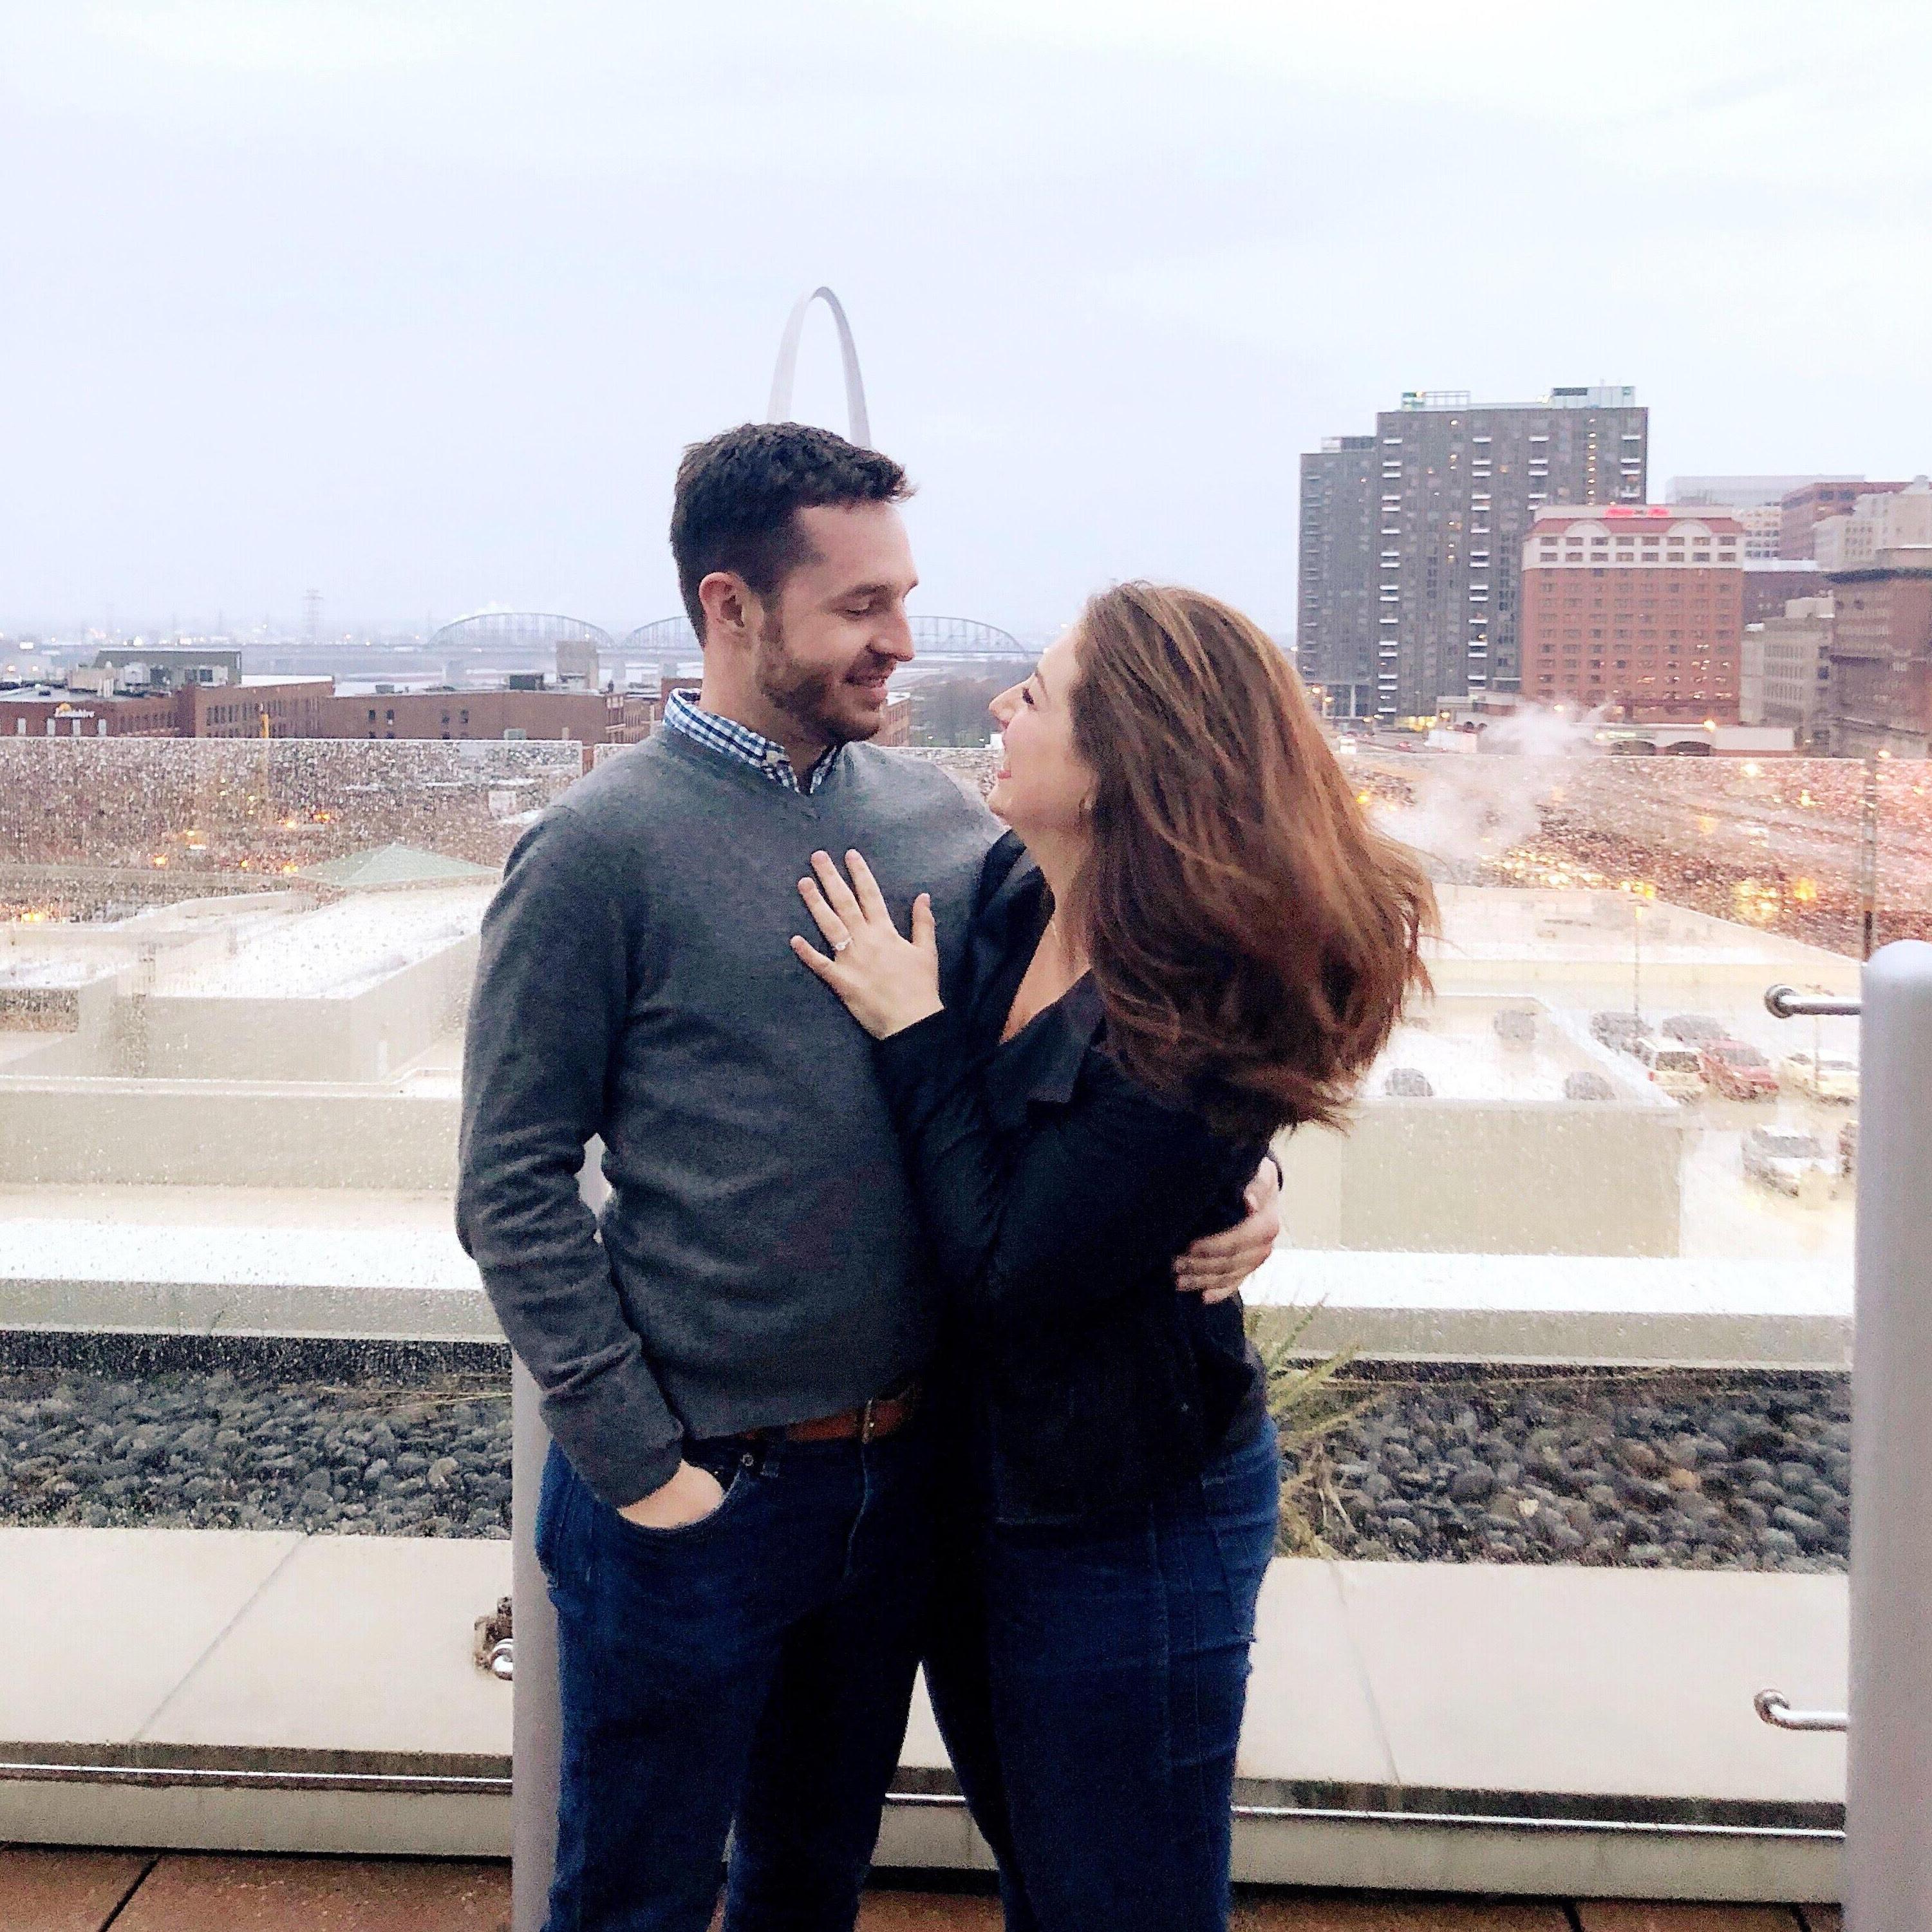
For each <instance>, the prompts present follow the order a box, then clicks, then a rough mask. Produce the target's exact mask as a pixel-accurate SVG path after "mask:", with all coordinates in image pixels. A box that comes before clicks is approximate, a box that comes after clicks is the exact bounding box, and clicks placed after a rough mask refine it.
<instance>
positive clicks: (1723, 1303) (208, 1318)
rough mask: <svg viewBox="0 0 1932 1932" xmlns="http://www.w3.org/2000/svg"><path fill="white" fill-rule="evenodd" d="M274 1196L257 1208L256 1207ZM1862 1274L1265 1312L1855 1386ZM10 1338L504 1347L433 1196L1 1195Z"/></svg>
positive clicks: (0, 1270)
mask: <svg viewBox="0 0 1932 1932" xmlns="http://www.w3.org/2000/svg"><path fill="white" fill-rule="evenodd" d="M251 1197H252V1198H251ZM1851 1297H1852V1289H1851V1280H1850V1276H1849V1269H1848V1268H1839V1267H1838V1266H1837V1265H1835V1264H1834V1263H1832V1262H1825V1261H1817V1262H1808V1261H1802V1260H1800V1261H1784V1262H1779V1261H1766V1260H1748V1261H1734V1260H1728V1259H1715V1258H1702V1257H1689V1256H1687V1257H1670V1258H1660V1257H1637V1256H1631V1257H1621V1256H1578V1255H1568V1256H1547V1255H1463V1254H1444V1253H1404V1252H1385V1251H1376V1250H1361V1249H1346V1248H1344V1249H1332V1248H1331V1249H1320V1250H1315V1249H1299V1248H1282V1249H1278V1250H1277V1251H1276V1253H1274V1255H1273V1256H1271V1258H1270V1259H1269V1261H1268V1263H1267V1265H1266V1266H1265V1267H1264V1268H1262V1271H1261V1272H1260V1273H1259V1274H1258V1275H1257V1276H1256V1277H1255V1279H1254V1281H1253V1283H1252V1284H1251V1285H1250V1289H1249V1294H1248V1298H1249V1300H1250V1302H1252V1303H1253V1304H1256V1305H1258V1306H1262V1307H1284V1308H1286V1307H1293V1308H1297V1309H1301V1310H1314V1311H1315V1313H1314V1314H1313V1319H1312V1320H1311V1322H1310V1326H1309V1328H1308V1331H1307V1337H1306V1341H1307V1346H1308V1347H1309V1348H1310V1349H1319V1350H1322V1351H1325V1352H1326V1351H1328V1350H1331V1349H1343V1348H1352V1349H1355V1350H1356V1351H1357V1352H1358V1353H1361V1354H1362V1355H1369V1356H1375V1357H1382V1358H1390V1359H1394V1360H1413V1361H1512V1362H1563V1363H1569V1364H1632V1365H1636V1364H1642V1365H1645V1366H1651V1367H1767V1368H1785V1369H1793V1368H1802V1369H1824V1370H1843V1368H1845V1367H1846V1366H1847V1365H1848V1364H1849V1361H1850V1358H1851V1343H1852V1312H1851V1311H1852V1300H1851ZM0 1309H4V1320H5V1325H6V1326H7V1328H19V1329H29V1330H40V1331H78V1332H84V1333H88V1334H101V1333H110V1332H111V1333H121V1334H177V1335H204V1336H216V1335H236V1336H251V1337H262V1336H287V1337H295V1336H329V1337H344V1338H364V1339H369V1340H377V1339H382V1340H398V1341H403V1340H407V1341H447V1342H493V1343H500V1342H501V1340H502V1330H501V1329H500V1328H499V1326H498V1325H497V1322H496V1316H495V1314H494V1313H493V1310H491V1308H490V1304H489V1302H488V1300H487V1298H486V1297H485V1296H484V1293H483V1292H482V1289H481V1286H480V1285H479V1284H478V1281H477V1279H476V1271H475V1268H474V1267H473V1266H472V1264H471V1263H470V1261H469V1257H468V1256H466V1255H465V1254H464V1253H463V1250H462V1249H461V1248H460V1247H459V1246H458V1244H457V1241H456V1237H455V1232H454V1229H453V1228H452V1226H451V1222H450V1214H449V1204H448V1202H447V1201H446V1199H442V1198H441V1197H439V1196H435V1195H433V1194H420V1193H419V1194H384V1193H363V1192H357V1191H355V1190H339V1191H338V1190H301V1189H289V1190H269V1191H263V1192H259V1193H258V1192H257V1191H256V1190H234V1189H227V1188H214V1187H210V1188H205V1189H166V1188H118V1187H104V1188H71V1189H62V1190H33V1189H25V1188H23V1189H16V1190H7V1189H0Z"/></svg>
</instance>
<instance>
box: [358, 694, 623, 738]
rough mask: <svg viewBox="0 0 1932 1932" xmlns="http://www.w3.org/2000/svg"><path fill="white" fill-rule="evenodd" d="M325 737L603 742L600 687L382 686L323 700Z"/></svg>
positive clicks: (605, 711) (605, 707) (605, 724)
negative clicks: (483, 688) (326, 716)
mask: <svg viewBox="0 0 1932 1932" xmlns="http://www.w3.org/2000/svg"><path fill="white" fill-rule="evenodd" d="M611 721H612V720H611V718H610V703H609V700H608V699H607V697H605V695H604V693H603V692H602V691H368V692H363V693H361V694H353V695H347V696H345V695H340V694H338V696H336V697H332V698H331V699H330V700H329V724H328V726H327V728H326V732H325V733H324V734H323V735H325V736H329V737H331V738H437V739H442V738H449V739H470V738H498V739H501V738H548V739H571V740H573V741H574V742H576V743H577V744H580V745H601V744H602V743H604V741H605V739H606V736H607V734H608V731H609V727H610V724H611Z"/></svg>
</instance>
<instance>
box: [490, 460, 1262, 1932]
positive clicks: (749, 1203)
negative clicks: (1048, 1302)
mask: <svg viewBox="0 0 1932 1932" xmlns="http://www.w3.org/2000/svg"><path fill="white" fill-rule="evenodd" d="M907 493H908V491H907V484H906V481H905V478H904V472H902V471H901V469H900V468H899V466H898V465H897V464H896V463H893V462H892V461H891V460H889V459H888V458H886V457H883V456H881V455H878V454H877V452H873V451H870V450H862V449H856V448H855V447H854V446H852V445H851V444H850V443H846V442H844V441H843V440H841V438H839V437H835V436H833V435H831V434H829V433H828V432H826V431H822V430H817V429H813V428H807V427H805V426H804V425H799V424H796V423H782V424H763V425H746V426H745V427H743V428H739V429H736V430H733V431H727V433H726V434H724V435H722V436H719V437H715V438H713V439H712V440H711V441H710V442H709V443H703V444H700V445H698V446H694V448H693V449H691V450H689V451H688V452H686V454H685V458H684V460H683V463H682V464H681V466H679V471H678V478H677V488H676V502H675V505H674V508H673V514H672V520H671V547H672V550H673V554H674V556H675V558H676V563H677V568H678V575H679V585H680V587H681V589H682V593H683V596H684V600H685V607H686V609H687V610H688V611H689V612H690V614H691V622H693V624H694V625H695V626H696V627H697V634H698V636H699V637H700V640H701V641H702V643H703V649H704V679H703V691H702V694H701V696H700V697H699V698H698V700H697V701H696V702H695V703H693V702H692V701H691V700H690V699H689V698H688V697H684V696H682V695H678V696H674V697H673V699H672V700H671V703H670V706H668V707H667V711H666V715H665V718H664V728H663V729H662V730H661V731H660V732H658V733H657V734H656V735H655V736H653V737H652V738H651V739H649V741H648V742H646V743H645V744H644V745H641V746H640V747H638V748H637V749H636V750H634V751H628V752H626V753H625V754H624V755H623V756H622V757H617V758H613V759H610V760H607V761H606V762H605V763H604V764H602V765H601V766H598V768H597V769H596V770H595V772H592V774H591V775H589V777H587V778H585V779H584V780H583V781H582V782H581V783H580V784H577V785H575V786H574V787H572V788H571V790H570V791H569V792H568V793H567V794H566V795H565V797H563V798H562V799H560V800H559V802H557V803H556V805H553V807H552V808H550V811H547V813H546V814H544V817H542V818H541V820H539V821H538V823H536V824H535V825H534V826H532V827H531V828H530V829H529V831H528V832H526V833H525V834H524V835H523V837H522V838H520V840H519V841H517V846H516V848H515V850H514V851H513V852H512V853H511V855H510V859H509V862H508V865H507V866H506V867H505V871H504V877H503V883H502V888H501V889H500V891H499V892H498V894H497V895H496V899H495V900H494V901H493V903H492V904H491V906H490V910H489V912H488V913H487V915H486V916H485V919H484V926H483V938H482V950H481V959H480V962H479V965H478V975H477V983H476V990H475V998H474V1000H473V1002H472V1007H471V1010H470V1020H469V1036H468V1039H467V1041H466V1048H465V1052H464V1061H463V1134H462V1148H461V1155H460V1166H461V1178H460V1185H459V1190H458V1200H457V1226H458V1234H459V1236H460V1238H461V1240H462V1242H463V1246H464V1247H465V1249H466V1250H467V1251H468V1252H469V1254H470V1255H471V1256H473V1257H474V1259H475V1261H476V1262H477V1265H478V1268H479V1269H480V1270H481V1274H482V1278H483V1281H484V1286H485V1288H486V1289H487V1291H488V1293H489V1295H490V1301H491V1302H492V1304H493V1306H494V1307H495V1308H496V1313H497V1315H498V1317H499V1319H500V1320H501V1322H502V1325H503V1328H504V1331H505V1334H507V1335H508V1338H509V1340H510V1343H511V1346H512V1347H513V1348H514V1349H515V1350H516V1352H517V1355H519V1356H520V1357H521V1358H522V1359H523V1361H524V1362H525V1363H526V1364H528V1366H529V1369H530V1371H531V1373H532V1375H533V1376H535V1379H536V1381H537V1382H538V1385H539V1386H540V1387H541V1388H542V1390H543V1391H544V1402H543V1412H544V1419H545V1421H546V1422H547V1424H548V1426H549V1429H550V1435H551V1437H552V1447H551V1449H550V1455H549V1459H548V1460H547V1463H546V1465H545V1468H544V1483H543V1493H542V1496H541V1499H540V1502H539V1505H538V1513H537V1524H536V1529H537V1544H538V1556H539V1558H540V1559H541V1562H542V1563H543V1565H544V1571H545V1574H546V1576H547V1578H548V1580H549V1583H550V1595H551V1597H552V1599H553V1602H554V1603H555V1604H556V1612H557V1622H558V1637H559V1672H560V1677H561V1697H562V1730H563V1740H562V1742H563V1750H562V1792H561V1796H560V1800H559V1816H558V1835H557V1859H556V1879H555V1881H554V1882H553V1886H552V1890H551V1894H550V1927H552V1932H592V1928H595V1932H603V1928H607V1927H625V1928H631V1927H635V1928H644V1927H649V1928H651V1932H660V1928H662V1932H702V1928H703V1927H705V1926H706V1924H708V1923H709V1919H710V1916H711V1913H712V1908H713V1906H714V1904H715V1900H716V1894H717V1890H718V1870H719V1866H720V1862H721V1858H722V1856H723V1853H724V1845H725V1841H726V1838H727V1833H730V1835H731V1843H732V1852H731V1858H730V1872H729V1878H728V1885H727V1906H726V1919H725V1923H726V1925H727V1927H728V1928H730V1932H768V1929H769V1928H777V1927H787V1928H801V1932H847V1928H849V1927H850V1926H851V1925H852V1924H853V1921H854V1918H855V1917H856V1912H857V1908H858V1897H859V1888H860V1887H861V1885H862V1884H863V1882H864V1879H865V1872H866V1870H867V1867H868V1862H869V1861H870V1858H871V1851H872V1847H873V1844H874V1840H875V1838H876V1836H877V1829H878V1822H879V1814H880V1807H881V1805H882V1803H883V1796H884V1793H885V1791H886V1786H887V1783H888V1781H889V1778H890V1777H891V1775H892V1770H893V1768H894V1766H895V1763H896V1760H897V1755H898V1748H899V1745H900V1742H901V1738H902V1736H903V1733H904V1724H905V1718H906V1712H907V1705H908V1703H909V1701H910V1694H911V1686H912V1681H913V1673H914V1671H915V1669H916V1664H917V1660H918V1649H919V1629H920V1619H921V1615H922V1607H923V1604H924V1600H925V1597H926V1588H927V1584H928V1582H929V1575H930V1569H931V1559H932V1536H933V1535H934V1532H935V1525H934V1523H933V1521H932V1511H930V1510H929V1508H928V1506H927V1487H926V1485H927V1478H928V1475H929V1468H930V1462H931V1455H932V1445H931V1442H930V1441H929V1433H930V1432H929V1427H928V1426H927V1418H925V1417H923V1416H922V1415H921V1413H920V1412H919V1393H920V1391H919V1382H918V1379H917V1378H918V1376H919V1373H920V1372H921V1370H922V1369H923V1368H924V1367H925V1366H926V1363H927V1361H928V1359H929V1356H930V1355H931V1353H932V1349H933V1346H934V1340H935V1330H936V1325H937V1316H938V1307H937V1298H936V1292H935V1285H934V1283H933V1282H932V1280H931V1279H930V1277H929V1275H928V1273H927V1271H926V1266H925V1262H924V1259H923V1250H922V1238H921V1235H920V1232H919V1226H918V1224H917V1221H916V1217H915V1214H914V1211H913V1205H912V1201H911V1198H910V1193H909V1191H908V1189H907V1184H906V1181H905V1179H904V1175H903V1174H902V1172H901V1166H900V1163H899V1157H898V1148H897V1145H896V1142H895V1139H894V1136H893V1133H892V1126H891V1123H890V1121H889V1118H888V1116H887V1114H886V1109H885V1106H884V1104H883V1100H882V1099H881V1097H880V1094H879V1093H878V1091H877V1088H876V1086H875V1085H874V1076H873V1070H872V1063H871V1046H870V1043H869V1041H868V1040H867V1039H866V1037H865V1034H863V1033H862V1031H860V1029H859V1028H857V1027H856V1026H854V1025H852V1023H851V1022H850V1020H849V1019H847V1016H846V1015H845V1013H844V1010H843V1009H842V1007H840V1006H839V1004H838V1002H837V1001H835V1000H833V999H830V998H827V997H826V994H825V992H824V989H823V988H822V987H820V986H817V985H816V984H814V983H813V981H812V980H811V977H810V976H809V975H808V974H805V973H803V972H802V971H800V970H799V966H798V964H797V962H796V960H795V959H793V957H792V956H791V953H790V950H789V947H788V944H787V942H788V941H789V939H790V936H791V935H792V934H793V933H794V932H796V931H798V930H799V913H800V907H799V900H798V897H797V893H796V881H797V880H798V879H799V877H801V876H802V874H805V872H806V871H808V861H809V856H810V854H811V853H812V852H813V851H814V850H819V849H826V850H832V851H834V852H838V853H844V851H846V850H847V849H849V848H850V847H858V848H859V849H860V850H862V851H863V852H864V853H865V856H866V857H867V859H868V861H869V862H870V863H871V866H872V868H873V871H874V873H875V874H876V875H877V878H878V880H879V883H880V886H881V888H882V889H883V891H884V892H885V894H886V898H887V899H888V900H889V901H890V903H891V904H892V907H893V908H894V910H895V913H896V915H897V916H898V917H899V918H900V919H901V920H903V919H904V918H905V917H906V916H907V908H908V907H910V902H911V901H912V899H913V896H914V895H916V893H917V892H920V891H922V890H923V891H929V892H931V893H932V898H933V904H934V907H935V912H936V913H937V915H938V924H939V931H940V938H941V947H942V953H943V961H944V965H945V967H946V968H947V971H949V972H950V970H951V968H952V966H953V962H955V961H956V959H957V957H958V954H959V948H960V947H961V945H962V942H963V941H964V938H965V932H966V927H967V924H968V915H969V912H970V908H971V904H972V900H973V895H974V886H975V884H976V882H977V877H978V874H979V871H980V862H981V860H982V859H983V856H984V855H985V853H986V849H987V847H989V844H991V843H992V840H993V838H995V835H997V832H998V826H996V825H995V823H994V821H993V820H992V818H991V817H989V814H987V813H986V811H985V810H984V809H983V808H982V807H981V806H980V805H977V803H976V802H973V801H971V800H969V799H968V798H967V797H966V796H965V795H964V794H963V793H962V792H961V791H960V790H959V788H958V787H956V785H955V784H953V781H952V780H951V779H950V778H948V777H947V775H945V774H944V772H941V771H939V770H938V769H935V768H933V767H932V766H929V765H927V764H925V763H922V762H921V761H920V760H916V759H911V758H907V757H903V756H902V755H900V754H895V753H892V752H889V751H881V750H879V749H877V748H874V747H873V746H871V745H868V744H866V743H865V742H864V741H865V739H868V738H869V737H871V736H872V735H873V734H874V733H876V732H877V730H878V727H879V725H880V721H882V719H883V716H884V713H885V705H886V683H887V681H888V679H889V678H890V676H891V675H892V672H893V670H895V668H896V667H898V665H899V664H902V663H904V662H905V661H907V660H909V659H910V657H911V655H912V643H911V636H910V630H909V628H908V625H907V620H906V615H905V602H906V598H907V595H909V594H910V592H911V590H912V589H913V586H914V584H915V583H916V575H915V573H914V571H913V562H912V556H911V551H910V547H909V545H908V544H907V539H906V534H905V530H904V525H903V523H902V522H901V519H900V516H899V513H898V508H897V505H898V503H899V502H901V501H902V500H903V499H904V497H905V496H906V495H907ZM597 1135H601V1136H602V1138H603V1140H604V1173H605V1175H606V1176H607V1178H608V1180H609V1181H610V1189H611V1191H610V1199H609V1200H608V1202H607V1204H606V1206H605V1208H604V1213H603V1216H602V1219H601V1224H600V1223H599V1222H598V1220H597V1219H595V1217H592V1214H590V1213H589V1211H588V1210H587V1209H586V1208H585V1207H584V1206H583V1205H582V1202H581V1201H580V1198H579V1196H578V1193H577V1183H576V1175H577V1170H578V1168H579V1167H580V1164H581V1162H582V1158H583V1149H584V1147H585V1145H586V1142H588V1141H589V1139H591V1138H592V1136H597ZM1273 1235H1274V1211H1273V1206H1272V1199H1271V1197H1270V1199H1269V1200H1268V1204H1267V1205H1266V1206H1265V1208H1264V1209H1263V1210H1262V1211H1261V1212H1259V1213H1258V1214H1256V1216H1255V1217H1251V1219H1250V1222H1249V1223H1247V1224H1245V1225H1244V1229H1241V1230H1238V1231H1234V1232H1232V1233H1231V1234H1230V1235H1227V1236H1223V1237H1221V1238H1220V1239H1219V1241H1217V1242H1215V1243H1212V1244H1206V1245H1207V1252H1206V1253H1204V1254H1202V1255H1200V1256H1198V1257H1197V1258H1196V1260H1195V1262H1194V1263H1193V1269H1192V1272H1191V1273H1190V1277H1189V1285H1190V1286H1193V1287H1196V1288H1208V1289H1217V1288H1218V1289H1226V1288H1227V1287H1229V1286H1232V1283H1233V1282H1234V1281H1235V1280H1238V1279H1239V1277H1240V1276H1241V1275H1242V1274H1245V1273H1247V1271H1249V1270H1250V1269H1251V1268H1253V1267H1254V1266H1255V1265H1257V1263H1258V1262H1259V1259H1261V1256H1262V1254H1263V1253H1265V1250H1266V1247H1267V1246H1268V1244H1269V1242H1271V1240H1272V1238H1273ZM1187 1265H1188V1263H1187V1261H1186V1260H1185V1259H1184V1267H1187ZM733 1826H735V1831H734V1830H733Z"/></svg>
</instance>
